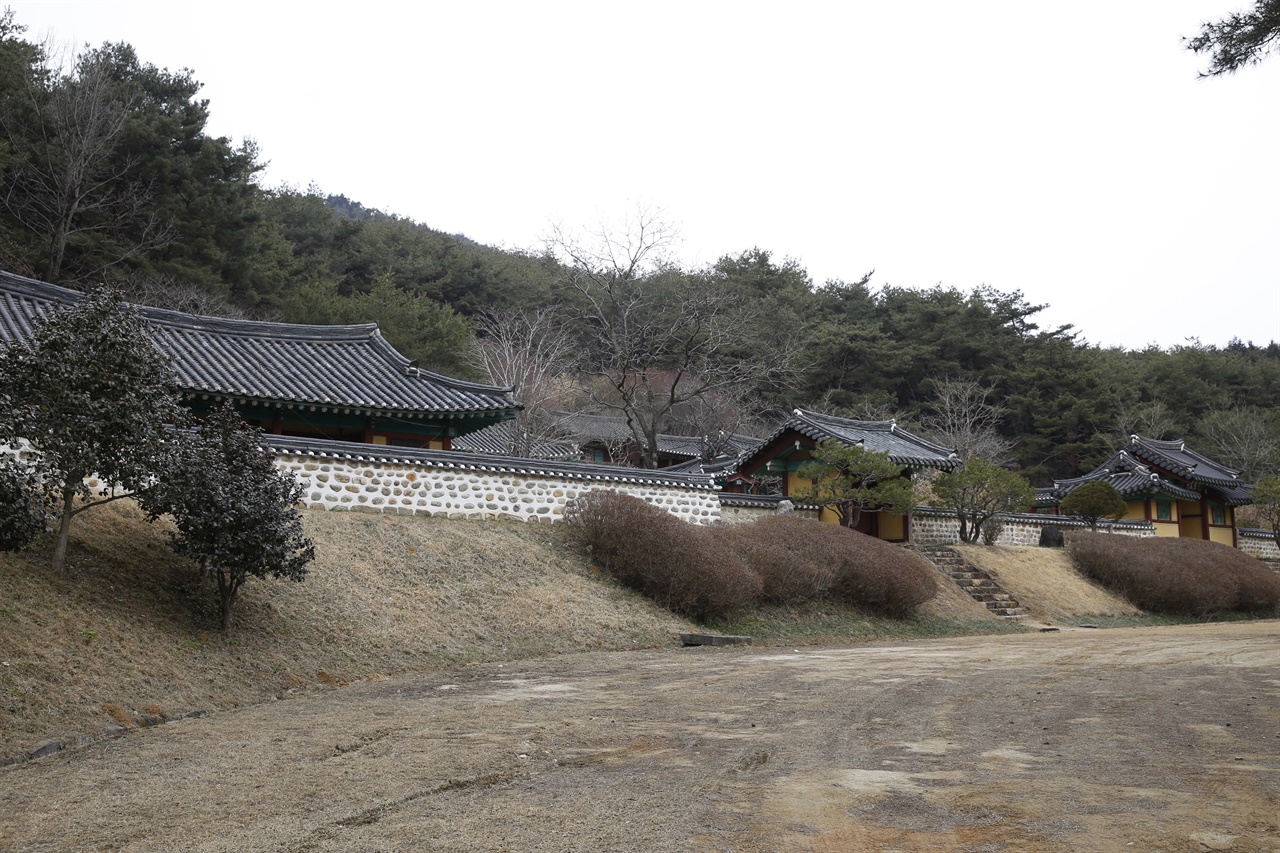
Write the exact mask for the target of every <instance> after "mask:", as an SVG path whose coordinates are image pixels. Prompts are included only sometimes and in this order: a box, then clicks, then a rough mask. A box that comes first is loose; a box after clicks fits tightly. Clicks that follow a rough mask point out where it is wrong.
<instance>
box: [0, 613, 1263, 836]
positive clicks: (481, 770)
mask: <svg viewBox="0 0 1280 853" xmlns="http://www.w3.org/2000/svg"><path fill="white" fill-rule="evenodd" d="M0 849H3V850H41V851H81V850H84V851H98V850H103V851H105V850H113V851H114V850H123V851H170V850H172V851H250V850H252V851H375V850H377V851H409V850H505V851H530V850H537V851H665V850H681V851H685V850H688V851H704V850H705V851H714V850H725V851H736V850H744V851H859V850H900V851H918V850H962V851H1073V853H1074V852H1075V851H1111V850H1115V851H1135V850H1136V851H1166V850H1168V851H1199V850H1237V851H1266V853H1275V851H1280V623H1277V622H1260V623H1248V624H1230V625H1210V626H1194V627H1185V628H1156V629H1128V630H1088V629H1074V630H1064V631H1062V632H1061V633H1044V634H1030V635H1025V636H1023V635H1019V636H1002V637H994V638H981V637H978V638H966V639H958V640H937V641H927V642H912V643H909V644H904V645H888V644H880V645H868V646H856V647H847V648H830V647H821V648H814V647H805V648H801V649H798V650H792V649H777V648H688V649H679V648H672V649H665V650H657V651H647V652H627V653H591V654H582V655H567V656H563V657H556V658H549V659H544V660H532V661H525V662H520V663H515V664H510V663H509V664H505V665H498V664H492V665H483V666H475V667H467V668H463V669H458V670H452V671H446V672H438V673H430V674H424V675H415V676H408V677H402V678H396V679H386V680H379V681H369V682H364V683H360V684H355V685H352V686H350V687H347V688H343V689H339V690H335V691H331V692H325V693H320V694H312V695H307V696H303V697H300V698H296V699H291V700H287V701H280V702H275V703H271V704H267V705H260V706H257V707H251V708H246V709H242V710H238V711H231V712H224V713H220V714H215V715H211V716H207V717H201V718H192V719H184V720H182V721H180V722H175V723H172V724H168V725H163V726H158V727H156V728H152V729H144V730H138V731H133V732H130V733H129V734H128V735H126V736H124V737H120V738H116V739H113V740H109V741H105V742H101V743H98V744H96V745H93V746H89V747H84V748H80V749H73V750H68V751H66V752H63V753H59V754H56V755H54V756H52V757H49V758H46V759H42V760H39V761H35V762H31V763H28V764H24V765H18V766H14V767H11V768H8V769H6V770H3V771H0Z"/></svg>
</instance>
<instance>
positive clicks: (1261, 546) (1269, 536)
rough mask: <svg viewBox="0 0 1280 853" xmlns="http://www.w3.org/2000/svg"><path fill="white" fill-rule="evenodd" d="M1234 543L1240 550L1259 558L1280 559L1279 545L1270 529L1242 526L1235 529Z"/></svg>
mask: <svg viewBox="0 0 1280 853" xmlns="http://www.w3.org/2000/svg"><path fill="white" fill-rule="evenodd" d="M1236 544H1237V545H1238V547H1239V548H1240V550H1241V551H1244V552H1245V553H1246V554H1252V555H1253V556H1255V557H1257V558H1258V559H1260V560H1280V547H1278V546H1277V545H1276V537H1275V534H1273V533H1272V532H1271V531H1270V530H1260V529H1258V528H1253V527H1242V528H1240V529H1239V530H1238V531H1236Z"/></svg>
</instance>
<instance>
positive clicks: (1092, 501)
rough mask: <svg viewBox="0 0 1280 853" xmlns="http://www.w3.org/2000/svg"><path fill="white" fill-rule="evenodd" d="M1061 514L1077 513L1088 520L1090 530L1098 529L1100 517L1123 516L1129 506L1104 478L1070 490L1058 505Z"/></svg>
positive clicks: (1115, 517) (1119, 517)
mask: <svg viewBox="0 0 1280 853" xmlns="http://www.w3.org/2000/svg"><path fill="white" fill-rule="evenodd" d="M1060 509H1061V510H1062V513H1063V515H1078V516H1080V517H1081V518H1083V519H1084V520H1085V521H1087V522H1089V529H1090V530H1097V529H1098V520H1099V519H1102V518H1114V519H1121V518H1124V515H1125V513H1126V512H1128V511H1129V506H1128V505H1127V504H1126V503H1125V502H1124V498H1123V497H1121V496H1120V493H1119V492H1117V491H1116V490H1115V487H1114V486H1112V485H1111V484H1110V483H1108V482H1106V481H1105V480H1094V481H1093V482H1091V483H1085V484H1084V485H1083V486H1078V487H1076V488H1075V489H1073V490H1072V491H1071V494H1069V495H1067V496H1066V497H1065V498H1063V499H1062V504H1061V505H1060Z"/></svg>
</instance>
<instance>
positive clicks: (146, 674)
mask: <svg viewBox="0 0 1280 853" xmlns="http://www.w3.org/2000/svg"><path fill="white" fill-rule="evenodd" d="M306 523H307V528H308V533H309V535H310V536H312V537H313V538H314V539H315V540H316V545H317V554H318V556H317V560H316V562H315V564H313V566H312V571H311V575H310V577H309V578H308V579H307V581H306V582H305V583H301V584H293V583H287V582H282V581H269V582H266V581H253V582H250V584H249V585H248V586H247V587H246V588H245V590H244V591H243V592H242V594H241V601H240V603H239V604H238V606H237V610H236V619H235V629H234V630H233V631H232V633H231V634H230V635H223V634H221V633H220V632H218V631H216V630H215V627H216V625H217V624H218V620H217V615H216V607H215V599H214V595H213V591H212V589H211V588H210V587H208V586H200V585H199V584H198V583H196V581H195V578H194V576H193V574H192V571H191V568H190V566H189V564H187V563H185V562H183V561H181V560H179V559H178V558H177V557H175V556H174V555H173V554H172V553H171V552H170V551H169V550H168V549H167V548H166V547H165V546H164V543H163V531H164V528H163V526H162V525H147V524H146V523H145V522H144V521H143V520H142V518H141V516H140V514H139V513H138V512H137V510H136V509H135V508H134V507H133V506H132V504H130V503H129V502H126V501H122V502H119V503H115V504H110V505H108V506H105V507H99V508H95V509H94V510H91V511H89V512H87V513H85V514H84V515H82V516H80V518H79V519H77V522H76V527H75V529H74V530H73V536H74V538H73V542H72V547H71V551H70V563H71V564H72V565H73V566H74V567H75V568H76V574H75V575H74V576H72V577H67V576H63V575H55V574H53V573H51V572H50V570H49V568H48V561H49V551H50V548H51V543H50V542H48V541H43V542H41V543H40V544H39V545H38V546H37V547H36V548H35V549H34V550H33V551H31V552H28V553H24V554H3V553H0V759H3V758H4V756H7V755H16V754H18V753H21V752H24V751H26V750H28V749H30V748H32V747H33V746H35V745H36V744H37V743H38V742H40V741H42V740H43V739H46V738H50V737H55V736H56V737H71V738H75V737H85V738H93V737H98V736H100V735H101V733H102V731H103V728H104V726H108V725H125V726H131V725H136V724H137V723H138V721H139V720H141V719H142V718H144V717H152V718H159V719H164V718H167V717H174V716H179V715H182V714H185V713H187V712H189V711H191V710H193V709H202V710H215V709H220V708H229V707H235V706H237V705H243V704H251V703H256V702H261V701H267V700H270V699H272V698H275V697H282V696H287V695H289V694H291V693H294V692H297V691H299V690H306V689H312V688H316V687H323V686H325V685H332V684H341V683H343V682H345V681H348V680H351V679H356V678H367V677H377V676H379V675H383V674H388V673H395V672H404V671H411V670H430V669H435V668H439V667H443V666H449V665H458V664H466V663H472V662H481V661H492V660H509V659H518V658H521V657H530V656H537V655H547V654H556V653H563V652H572V651H583V650H593V649H620V648H636V647H644V646H657V645H668V644H670V643H671V642H673V634H674V633H676V632H679V631H688V630H694V629H695V627H696V626H693V625H691V624H690V623H688V622H685V621H683V620H680V619H677V618H676V617H674V616H672V615H671V614H669V613H667V612H666V611H663V610H661V609H659V608H657V607H655V606H653V605H652V604H650V603H649V602H647V601H645V600H643V599H641V598H639V597H638V596H635V595H633V594H632V593H630V592H628V591H626V590H622V589H619V588H618V587H616V586H615V585H613V584H612V583H611V582H609V581H608V580H606V579H604V578H602V577H600V576H599V574H598V573H596V572H595V571H593V570H592V569H591V568H590V567H589V566H588V565H587V562H586V561H585V560H584V559H582V558H580V557H577V556H574V555H573V554H572V553H571V552H569V551H568V550H567V549H565V548H564V547H563V546H562V544H561V543H560V536H559V528H556V527H551V526H543V525H529V524H522V523H519V522H514V521H511V522H505V521H492V522H480V521H461V520H457V521H450V520H444V519H425V518H403V517H395V516H375V515H361V514H352V513H325V512H319V511H315V512H309V513H307V515H306ZM995 550H997V551H1000V550H1005V549H995ZM1020 550H1021V549H1020ZM1025 550H1026V551H1027V552H1031V553H1029V554H1027V555H1025V557H1024V558H1023V559H1021V560H1020V561H1017V560H1016V561H1014V562H1015V563H1017V562H1028V561H1030V562H1031V563H1032V564H1033V566H1034V565H1039V564H1038V563H1037V562H1036V561H1037V560H1038V559H1039V557H1038V554H1042V553H1044V552H1043V551H1040V549H1025ZM1017 571H1018V569H1017V567H1016V566H1013V567H1009V568H999V569H997V573H998V574H1000V575H1001V579H1002V581H1005V582H1007V583H1009V584H1010V586H1011V589H1012V590H1013V591H1015V592H1017V593H1023V594H1024V595H1026V594H1029V592H1030V587H1025V588H1024V586H1022V585H1020V584H1019V583H1015V582H1014V575H1015V573H1016V572H1017ZM1035 571H1036V572H1043V573H1045V577H1046V578H1047V579H1049V580H1050V581H1051V584H1050V585H1051V586H1052V585H1054V584H1060V583H1062V578H1063V575H1064V573H1063V571H1062V567H1061V566H1046V567H1044V568H1043V569H1035ZM1065 575H1070V576H1071V577H1075V575H1074V572H1072V571H1070V569H1069V568H1068V569H1067V571H1066V572H1065ZM1082 583H1083V582H1082ZM1041 594H1042V593H1041V592H1040V591H1037V592H1036V593H1035V595H1036V596H1039V595H1041ZM1043 594H1044V595H1045V596H1046V598H1045V599H1044V600H1046V601H1049V602H1050V613H1049V614H1047V615H1052V613H1054V612H1056V610H1052V608H1057V607H1058V605H1057V604H1054V603H1053V602H1054V601H1056V599H1055V598H1054V597H1053V596H1051V595H1049V594H1048V593H1047V591H1046V592H1044V593H1043ZM1092 606H1093V605H1090V607H1092ZM1086 609H1087V608H1086ZM1097 612H1111V609H1110V608H1109V607H1102V609H1100V610H1097ZM1122 612H1127V611H1122ZM711 627H713V628H716V629H719V630H726V631H730V632H732V633H750V634H752V635H754V636H755V637H756V638H757V642H764V643H770V642H772V643H785V644H792V643H806V642H807V643H819V642H848V641H854V640H865V639H881V638H888V637H912V636H939V635H948V634H957V633H977V632H994V631H1002V630H1018V628H1017V627H1016V626H1013V625H1010V624H1008V623H1002V622H999V621H998V620H995V619H993V618H991V617H990V615H989V614H988V613H987V611H986V610H985V608H983V607H982V606H981V605H979V604H977V603H975V602H973V601H972V600H971V599H969V598H968V597H967V596H965V595H964V594H962V593H961V592H959V590H958V589H956V588H955V587H954V586H952V585H950V584H946V583H943V584H942V585H941V591H940V593H939V595H938V596H937V597H936V598H935V599H934V600H933V601H931V602H929V603H928V604H927V605H926V606H925V607H924V608H922V613H921V615H920V618H919V619H916V620H912V621H909V622H905V623H903V622H893V621H892V620H883V619H870V618H867V617H865V616H863V615H861V614H859V613H857V612H856V611H852V610H850V609H848V608H842V607H839V606H834V605H830V604H817V603H815V604H811V605H806V606H803V607H795V608H763V609H761V610H760V611H758V612H753V613H751V614H747V615H745V616H743V617H740V618H739V619H738V620H735V621H734V622H733V623H727V624H725V625H716V626H711Z"/></svg>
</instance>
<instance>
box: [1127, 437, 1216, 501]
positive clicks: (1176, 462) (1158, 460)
mask: <svg viewBox="0 0 1280 853" xmlns="http://www.w3.org/2000/svg"><path fill="white" fill-rule="evenodd" d="M1124 449H1125V450H1127V451H1128V452H1129V453H1130V454H1131V455H1133V456H1135V457H1137V458H1138V459H1141V460H1143V461H1145V462H1149V463H1151V464H1152V465H1154V466H1156V467H1158V468H1163V469H1164V470H1166V471H1168V472H1169V473H1171V474H1173V475H1174V476H1176V477H1178V478H1180V479H1183V480H1189V481H1190V482H1192V483H1203V484H1205V485H1207V486H1224V487H1226V488H1228V489H1230V488H1233V487H1236V486H1239V485H1240V472H1239V471H1233V470H1231V469H1230V468H1228V467H1226V466H1225V465H1222V464H1219V463H1217V462H1214V461H1213V460H1212V459H1209V458H1208V457H1206V456H1201V455H1200V454H1199V453H1196V452H1195V451H1194V450H1191V449H1189V448H1188V447H1187V443H1186V442H1185V441H1183V440H1182V439H1175V440H1174V441H1157V440H1156V439H1154V438H1143V437H1142V436H1140V435H1131V436H1129V443H1128V444H1127V445H1125V448H1124Z"/></svg>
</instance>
